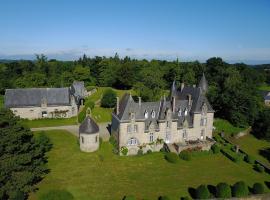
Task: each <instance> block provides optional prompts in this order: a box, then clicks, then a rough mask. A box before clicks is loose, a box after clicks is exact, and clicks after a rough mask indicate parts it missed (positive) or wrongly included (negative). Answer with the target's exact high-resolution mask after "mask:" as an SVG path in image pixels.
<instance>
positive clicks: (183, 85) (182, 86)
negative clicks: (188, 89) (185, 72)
mask: <svg viewBox="0 0 270 200" xmlns="http://www.w3.org/2000/svg"><path fill="white" fill-rule="evenodd" d="M184 87H185V83H181V92H182V91H183V89H184Z"/></svg>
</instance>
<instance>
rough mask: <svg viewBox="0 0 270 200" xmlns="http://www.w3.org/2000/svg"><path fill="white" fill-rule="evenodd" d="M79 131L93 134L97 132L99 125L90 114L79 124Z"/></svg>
mask: <svg viewBox="0 0 270 200" xmlns="http://www.w3.org/2000/svg"><path fill="white" fill-rule="evenodd" d="M79 132H80V133H85V134H95V133H98V132H99V127H98V125H97V123H96V122H95V121H94V120H93V119H92V118H91V117H90V116H87V117H86V118H85V119H84V120H83V122H82V124H81V125H80V127H79Z"/></svg>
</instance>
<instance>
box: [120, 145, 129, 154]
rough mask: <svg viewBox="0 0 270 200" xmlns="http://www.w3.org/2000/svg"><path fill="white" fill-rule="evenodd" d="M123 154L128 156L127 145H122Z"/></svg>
mask: <svg viewBox="0 0 270 200" xmlns="http://www.w3.org/2000/svg"><path fill="white" fill-rule="evenodd" d="M121 154H122V155H124V156H126V155H127V154H128V148H127V147H124V146H123V147H121Z"/></svg>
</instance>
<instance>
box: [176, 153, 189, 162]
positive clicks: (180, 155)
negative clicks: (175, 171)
mask: <svg viewBox="0 0 270 200" xmlns="http://www.w3.org/2000/svg"><path fill="white" fill-rule="evenodd" d="M179 157H180V158H181V159H182V160H186V161H189V160H191V155H190V153H189V152H188V151H181V152H180V154H179Z"/></svg>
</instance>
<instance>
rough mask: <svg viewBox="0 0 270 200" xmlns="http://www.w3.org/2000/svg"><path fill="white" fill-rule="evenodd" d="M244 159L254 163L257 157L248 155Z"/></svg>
mask: <svg viewBox="0 0 270 200" xmlns="http://www.w3.org/2000/svg"><path fill="white" fill-rule="evenodd" d="M244 160H245V161H246V162H247V163H249V164H254V163H255V159H254V158H253V157H252V156H250V155H246V156H245V159H244Z"/></svg>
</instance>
